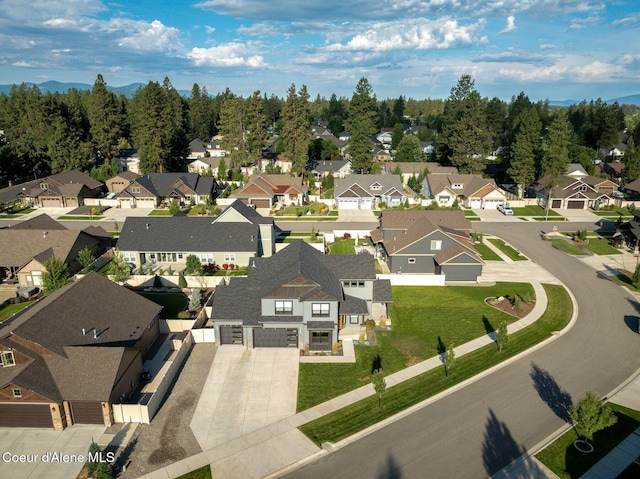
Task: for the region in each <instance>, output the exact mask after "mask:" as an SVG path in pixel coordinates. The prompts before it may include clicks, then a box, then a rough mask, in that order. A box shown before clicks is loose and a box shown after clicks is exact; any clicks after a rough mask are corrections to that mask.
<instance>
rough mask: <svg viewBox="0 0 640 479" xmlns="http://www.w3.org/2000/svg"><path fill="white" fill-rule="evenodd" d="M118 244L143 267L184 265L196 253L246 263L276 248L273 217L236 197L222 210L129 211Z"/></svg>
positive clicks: (218, 260) (220, 261)
mask: <svg viewBox="0 0 640 479" xmlns="http://www.w3.org/2000/svg"><path fill="white" fill-rule="evenodd" d="M117 248H118V250H119V251H120V253H121V254H122V256H123V257H124V259H125V260H126V261H127V262H129V263H132V264H134V265H135V266H136V267H137V268H142V269H143V270H148V269H154V270H155V269H158V268H159V267H163V268H168V267H172V268H173V269H174V271H178V270H180V269H183V268H184V267H185V264H186V258H187V256H189V255H195V256H197V257H198V258H199V259H200V262H201V263H203V264H210V263H215V264H216V265H218V266H222V265H224V264H227V265H229V264H231V265H233V266H234V267H235V266H237V267H246V266H248V264H249V259H250V258H254V257H256V256H271V255H272V254H273V252H274V251H275V232H274V223H273V218H264V217H262V216H261V215H260V214H258V213H257V212H256V211H255V210H253V209H252V208H250V207H248V206H246V205H244V204H242V202H239V201H236V202H234V203H233V204H232V205H231V206H229V207H228V208H227V209H226V210H225V211H224V212H223V213H222V214H221V215H220V216H218V217H216V218H213V217H208V216H202V217H200V216H193V217H191V216H156V217H150V216H149V217H134V216H130V217H128V218H127V219H126V220H125V222H124V224H123V225H122V229H121V232H120V238H119V239H118V243H117Z"/></svg>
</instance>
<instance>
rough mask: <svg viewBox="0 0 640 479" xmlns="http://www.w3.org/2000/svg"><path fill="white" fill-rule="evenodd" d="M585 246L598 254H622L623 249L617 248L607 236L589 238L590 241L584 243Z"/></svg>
mask: <svg viewBox="0 0 640 479" xmlns="http://www.w3.org/2000/svg"><path fill="white" fill-rule="evenodd" d="M583 248H586V249H588V250H589V251H591V252H593V253H594V254H598V255H606V254H622V251H619V250H617V249H615V248H614V247H613V246H611V245H610V244H609V240H608V239H607V238H589V241H588V242H587V243H586V244H585V245H583Z"/></svg>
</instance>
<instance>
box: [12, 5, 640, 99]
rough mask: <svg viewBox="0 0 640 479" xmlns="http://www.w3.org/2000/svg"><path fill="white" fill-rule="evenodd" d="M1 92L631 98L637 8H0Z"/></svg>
mask: <svg viewBox="0 0 640 479" xmlns="http://www.w3.org/2000/svg"><path fill="white" fill-rule="evenodd" d="M0 45H2V48H1V49H0V84H7V83H21V82H23V81H29V82H34V83H40V82H43V81H47V80H58V81H62V82H82V83H89V84H92V83H93V82H94V80H95V78H96V76H97V75H98V73H101V74H102V75H103V77H104V79H105V81H106V82H107V83H108V84H109V85H112V86H121V85H126V84H129V83H134V82H142V83H146V82H148V81H150V80H153V81H159V82H162V80H163V79H164V77H165V76H168V77H169V79H170V80H171V82H172V84H173V86H174V87H176V88H178V89H181V90H190V89H191V87H192V86H193V84H194V83H198V84H199V85H200V86H201V87H202V86H204V87H206V88H207V90H208V92H209V93H210V94H215V93H217V92H219V91H223V90H224V89H225V88H227V87H229V88H230V89H231V90H232V91H233V92H235V93H237V94H240V95H243V96H247V95H249V94H251V93H252V92H253V91H255V90H260V91H262V92H266V93H268V94H272V93H273V94H276V95H278V96H284V95H285V94H286V90H287V88H288V87H289V86H290V85H291V84H292V83H295V84H296V85H297V86H301V85H302V84H305V85H307V88H308V90H309V92H310V93H311V95H312V97H315V96H316V94H320V95H322V96H325V97H327V98H328V97H329V96H330V95H331V94H332V93H336V94H337V95H338V96H341V95H344V96H349V97H350V96H351V94H352V92H353V89H354V87H355V85H356V83H357V82H358V79H359V78H361V77H367V78H368V79H369V82H370V83H371V84H372V86H373V89H374V92H375V93H376V95H377V96H378V98H397V97H398V96H399V95H401V94H402V95H405V97H413V98H418V99H421V98H446V97H447V96H448V95H449V92H450V90H451V87H452V86H454V85H455V83H456V81H457V79H458V78H459V77H460V75H462V74H470V75H472V76H473V77H474V78H475V81H476V88H477V89H478V91H479V92H480V94H481V95H483V96H487V97H494V96H497V97H499V98H502V99H504V100H509V99H510V98H511V96H513V95H517V94H518V93H519V92H520V91H524V92H525V93H526V94H527V95H529V97H530V98H531V99H532V100H538V99H545V98H549V99H551V100H563V99H568V98H571V99H578V100H580V99H583V98H586V99H595V98H599V97H600V98H603V99H609V98H615V97H620V96H625V95H631V94H638V93H640V81H639V80H640V3H639V2H638V1H637V0H614V1H604V0H483V1H478V0H387V1H384V0H383V1H379V2H372V1H364V0H350V1H348V0H322V1H317V0H315V1H307V0H194V1H189V0H176V1H167V0H136V1H128V0H114V1H108V0H105V1H100V0H57V1H55V2H52V1H50V0H32V1H29V2H26V1H25V0H0Z"/></svg>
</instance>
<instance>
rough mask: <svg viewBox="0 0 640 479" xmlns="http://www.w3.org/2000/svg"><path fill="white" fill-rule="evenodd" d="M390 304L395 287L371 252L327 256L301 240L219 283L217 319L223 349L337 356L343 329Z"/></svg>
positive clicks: (215, 306)
mask: <svg viewBox="0 0 640 479" xmlns="http://www.w3.org/2000/svg"><path fill="white" fill-rule="evenodd" d="M390 302H392V297H391V285H390V283H389V281H384V280H377V279H376V273H375V267H374V260H373V257H372V256H371V255H367V254H365V255H349V256H331V255H324V254H322V253H321V252H319V251H317V250H316V249H315V248H313V247H311V246H310V245H308V244H307V243H305V242H304V241H296V242H294V243H292V244H290V245H289V246H287V247H286V248H284V249H283V250H282V251H280V252H278V253H276V254H275V255H273V256H272V257H271V258H254V259H251V261H250V265H249V270H248V275H247V276H246V277H232V278H230V282H229V284H228V285H226V286H225V285H221V286H218V287H217V289H216V292H215V294H214V296H213V304H212V306H213V307H212V317H211V319H212V320H213V324H214V326H215V329H216V337H217V338H219V342H220V344H221V345H225V344H241V345H244V346H246V347H248V348H255V347H291V348H301V349H302V348H304V347H305V345H308V346H309V349H310V350H311V351H329V350H331V347H332V345H333V344H334V343H337V342H338V341H340V340H341V339H342V336H341V332H342V331H345V330H346V329H348V328H350V327H352V328H353V327H356V328H358V329H359V327H360V326H361V325H363V324H364V322H365V321H366V320H367V319H370V318H372V314H373V311H374V310H375V306H376V305H380V304H383V305H384V306H385V311H386V304H388V303H390ZM375 319H378V318H375Z"/></svg>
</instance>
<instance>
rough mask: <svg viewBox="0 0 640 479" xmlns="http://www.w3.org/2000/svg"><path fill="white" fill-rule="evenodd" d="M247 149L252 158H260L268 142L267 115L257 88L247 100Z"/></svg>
mask: <svg viewBox="0 0 640 479" xmlns="http://www.w3.org/2000/svg"><path fill="white" fill-rule="evenodd" d="M245 124H246V125H247V150H248V151H249V155H250V156H251V157H252V158H259V157H260V152H261V151H262V149H263V148H264V146H265V144H266V142H267V117H266V116H265V114H264V105H263V102H262V98H261V97H260V91H259V90H256V91H254V92H253V95H251V97H249V99H248V100H247V107H246V119H245Z"/></svg>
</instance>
